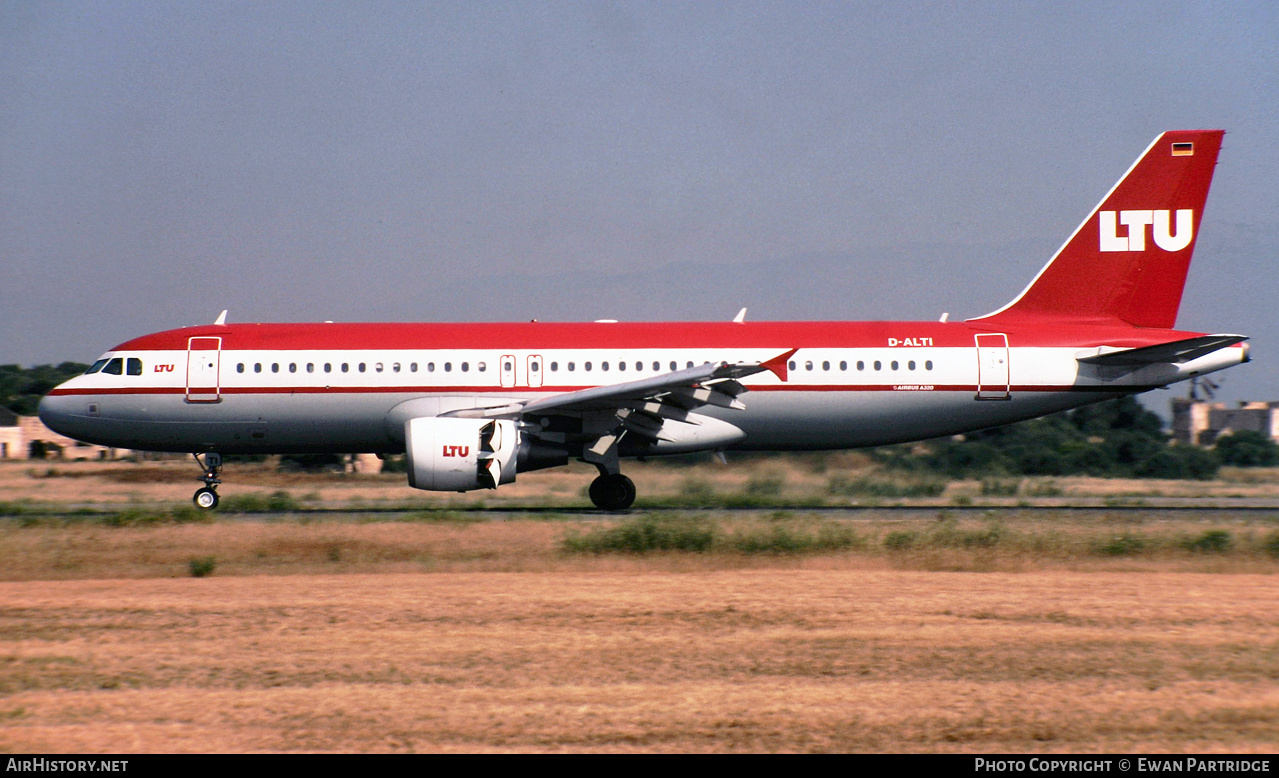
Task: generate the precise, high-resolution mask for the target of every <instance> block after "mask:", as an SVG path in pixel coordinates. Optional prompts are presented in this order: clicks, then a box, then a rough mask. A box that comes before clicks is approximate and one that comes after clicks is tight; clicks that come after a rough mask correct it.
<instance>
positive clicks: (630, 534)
mask: <svg viewBox="0 0 1279 778" xmlns="http://www.w3.org/2000/svg"><path fill="white" fill-rule="evenodd" d="M715 534H716V530H715V526H714V525H713V524H711V523H710V522H709V521H707V520H706V519H704V518H701V517H694V518H688V519H684V518H678V517H672V516H662V515H660V514H654V515H649V516H641V517H638V518H635V519H630V520H627V521H624V522H622V523H621V524H617V525H614V526H612V527H607V528H603V529H597V530H593V531H591V532H589V533H587V534H586V535H578V534H577V533H572V534H570V535H569V536H568V537H566V538H564V540H563V541H562V544H561V546H562V548H563V549H564V550H565V551H568V552H570V553H577V554H582V553H589V554H605V553H625V554H649V553H652V552H654V551H694V552H698V553H703V552H706V551H709V550H710V549H711V546H712V544H714V542H715Z"/></svg>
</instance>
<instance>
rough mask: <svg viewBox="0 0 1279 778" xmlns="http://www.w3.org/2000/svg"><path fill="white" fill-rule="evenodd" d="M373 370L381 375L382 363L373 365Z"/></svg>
mask: <svg viewBox="0 0 1279 778" xmlns="http://www.w3.org/2000/svg"><path fill="white" fill-rule="evenodd" d="M373 369H374V370H375V371H377V372H379V373H380V372H382V363H381V362H378V363H377V364H375V365H373Z"/></svg>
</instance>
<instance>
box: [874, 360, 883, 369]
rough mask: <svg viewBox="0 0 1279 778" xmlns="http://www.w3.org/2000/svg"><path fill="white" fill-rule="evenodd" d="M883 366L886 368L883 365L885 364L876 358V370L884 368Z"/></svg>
mask: <svg viewBox="0 0 1279 778" xmlns="http://www.w3.org/2000/svg"><path fill="white" fill-rule="evenodd" d="M883 368H884V365H883V364H882V363H881V362H880V361H879V360H878V359H876V360H875V369H876V370H882V369H883Z"/></svg>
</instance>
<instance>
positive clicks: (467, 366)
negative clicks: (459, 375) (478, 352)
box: [462, 362, 471, 373]
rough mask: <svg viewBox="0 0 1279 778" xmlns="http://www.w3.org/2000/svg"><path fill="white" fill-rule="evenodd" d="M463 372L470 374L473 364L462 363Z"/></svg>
mask: <svg viewBox="0 0 1279 778" xmlns="http://www.w3.org/2000/svg"><path fill="white" fill-rule="evenodd" d="M462 372H463V373H469V372H471V363H470V362H463V363H462Z"/></svg>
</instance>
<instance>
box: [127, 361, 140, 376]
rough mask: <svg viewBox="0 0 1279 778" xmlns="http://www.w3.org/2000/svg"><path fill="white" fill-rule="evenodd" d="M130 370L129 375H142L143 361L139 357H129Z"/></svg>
mask: <svg viewBox="0 0 1279 778" xmlns="http://www.w3.org/2000/svg"><path fill="white" fill-rule="evenodd" d="M128 368H129V375H142V360H141V359H138V358H137V357H129V361H128Z"/></svg>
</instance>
